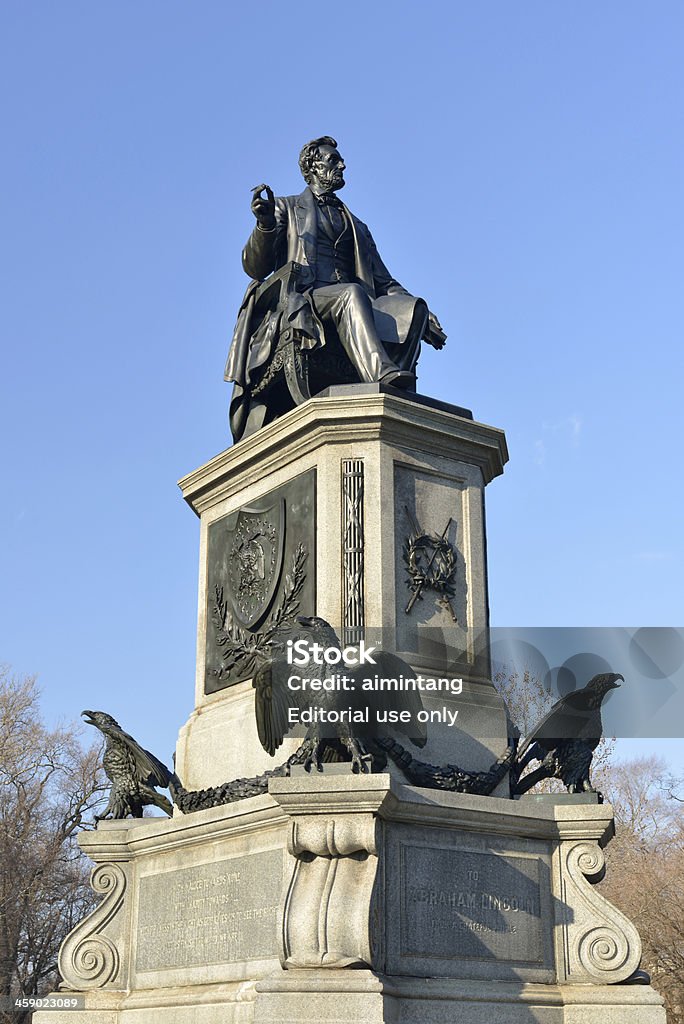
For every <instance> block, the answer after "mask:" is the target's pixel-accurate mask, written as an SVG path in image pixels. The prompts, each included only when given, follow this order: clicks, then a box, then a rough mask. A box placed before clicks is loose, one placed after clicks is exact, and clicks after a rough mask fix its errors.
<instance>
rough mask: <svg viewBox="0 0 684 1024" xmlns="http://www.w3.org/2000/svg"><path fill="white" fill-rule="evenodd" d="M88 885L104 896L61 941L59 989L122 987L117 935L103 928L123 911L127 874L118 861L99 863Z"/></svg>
mask: <svg viewBox="0 0 684 1024" xmlns="http://www.w3.org/2000/svg"><path fill="white" fill-rule="evenodd" d="M90 884H91V886H92V888H93V889H94V890H95V892H97V893H100V894H101V895H102V896H103V897H104V899H103V900H102V902H101V903H100V905H99V907H97V909H96V910H94V911H93V912H92V914H89V915H88V916H87V917H85V918H84V919H83V920H82V921H81V922H80V923H79V924H77V925H76V927H75V928H74V930H73V931H72V932H71V933H70V934H69V935H68V936H67V938H66V939H65V940H64V942H63V943H62V948H61V949H60V951H59V972H60V974H61V976H62V978H63V982H62V984H61V985H60V988H61V989H66V990H68V991H74V992H83V991H86V990H88V989H96V988H125V987H126V985H125V982H124V979H123V977H122V975H123V969H122V968H123V965H122V963H121V960H120V956H119V950H118V945H117V941H116V940H117V939H118V938H119V934H120V932H121V928H119V929H116V935H107V934H105V930H106V929H107V928H108V926H109V925H110V924H111V922H112V921H113V920H114V918H115V917H117V915H120V914H121V913H122V910H121V908H122V905H123V902H124V894H125V891H126V875H125V873H124V871H123V869H122V868H121V867H120V866H119V865H118V864H100V865H98V867H96V868H95V869H94V870H93V873H92V875H91V876H90Z"/></svg>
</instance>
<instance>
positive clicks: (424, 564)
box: [402, 508, 458, 622]
mask: <svg viewBox="0 0 684 1024" xmlns="http://www.w3.org/2000/svg"><path fill="white" fill-rule="evenodd" d="M406 515H407V516H408V518H409V522H410V523H411V531H412V532H411V533H410V534H409V536H408V537H407V538H406V540H405V541H404V547H403V552H402V554H403V557H404V563H405V565H406V569H407V572H408V578H407V580H406V582H407V584H408V587H409V589H410V591H411V597H410V598H409V601H408V604H407V605H406V609H405V611H406V614H407V615H410V614H411V610H412V608H413V606H414V604H415V603H416V601H422V599H423V592H424V591H425V590H434V591H435V592H436V593H437V595H438V598H437V604H438V605H439V606H440V607H441V608H444V609H445V610H446V611H448V612H449V614H450V615H451V618H452V619H453V621H454V622H457V621H458V620H457V618H456V612H455V611H454V607H453V605H452V603H451V600H452V598H453V597H454V595H455V593H456V587H455V579H456V569H457V559H456V550H455V548H454V546H453V544H451V543H450V541H448V540H447V534H448V532H449V527H450V526H451V523H452V519H451V517H449V519H448V521H447V524H446V526H445V527H444V529H443V530H442V533H441V535H439V534H436V533H435V534H432V533H426V532H425V531H423V530H421V528H420V527H419V525H418V523H417V522H416V519H415V517H414V516H413V515H412V514H411V512H410V511H409V509H408V508H407V509H406Z"/></svg>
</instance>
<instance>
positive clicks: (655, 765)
mask: <svg viewBox="0 0 684 1024" xmlns="http://www.w3.org/2000/svg"><path fill="white" fill-rule="evenodd" d="M601 788H602V789H603V791H604V792H605V794H606V798H607V799H609V800H610V801H611V803H612V804H613V807H614V809H615V828H616V834H615V839H614V840H613V842H612V843H610V845H609V846H608V847H607V849H606V860H607V868H608V870H607V872H606V878H605V880H604V881H603V882H602V883H601V889H602V892H603V893H604V895H605V896H606V897H607V898H608V899H609V900H610V901H611V902H612V903H614V904H615V905H616V906H618V907H619V908H620V909H621V910H622V911H623V912H624V913H625V914H626V915H627V916H628V917H629V918H630V919H631V920H632V921H633V922H634V924H635V925H636V927H637V929H638V931H639V934H640V935H641V940H642V942H643V947H644V962H643V966H644V968H645V969H646V970H647V971H648V972H649V973H650V974H651V978H652V981H653V985H654V987H655V988H656V989H657V990H658V992H660V994H661V995H662V996H663V998H664V999H665V1006H666V1010H667V1018H668V1022H669V1024H682V1022H684V806H683V805H682V790H683V783H682V780H678V779H676V778H674V777H673V776H672V774H671V772H670V770H669V768H668V766H667V764H666V763H665V762H664V761H663V760H661V759H660V758H658V757H648V758H638V759H635V760H632V761H625V762H621V763H614V764H612V765H610V766H609V767H606V768H605V769H604V771H603V772H602V778H601Z"/></svg>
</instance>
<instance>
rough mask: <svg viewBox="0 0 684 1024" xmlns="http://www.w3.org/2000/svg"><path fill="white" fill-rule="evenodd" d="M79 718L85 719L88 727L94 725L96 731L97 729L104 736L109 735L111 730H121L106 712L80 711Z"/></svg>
mask: <svg viewBox="0 0 684 1024" xmlns="http://www.w3.org/2000/svg"><path fill="white" fill-rule="evenodd" d="M81 717H82V718H85V720H86V722H87V723H88V725H94V726H95V728H96V729H99V730H100V732H103V733H104V734H105V735H107V734H108V733H110V732H111V730H112V729H120V728H121V726H120V725H119V723H118V722H117V720H116V719H115V718H112V716H111V715H108V714H107V712H106V711H82V712H81Z"/></svg>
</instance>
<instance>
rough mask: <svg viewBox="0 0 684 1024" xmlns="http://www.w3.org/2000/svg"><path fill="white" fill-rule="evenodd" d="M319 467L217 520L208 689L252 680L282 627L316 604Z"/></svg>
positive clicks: (212, 537) (211, 562)
mask: <svg viewBox="0 0 684 1024" xmlns="http://www.w3.org/2000/svg"><path fill="white" fill-rule="evenodd" d="M315 480H316V475H315V471H314V470H311V471H310V472H308V473H304V474H302V476H299V477H296V478H295V479H294V480H292V481H290V482H289V483H288V484H286V485H284V486H283V487H279V488H277V489H276V490H274V491H271V493H270V494H267V495H265V496H264V497H263V498H261V499H260V500H258V501H255V502H252V503H251V504H250V505H245V506H243V507H242V508H240V509H237V510H236V511H235V512H231V513H230V514H229V515H227V516H224V517H223V518H222V519H219V520H217V521H216V522H215V523H212V524H211V526H210V527H209V533H208V545H207V546H208V565H207V633H206V672H205V691H206V692H207V693H213V692H215V691H216V690H220V689H223V688H224V687H226V686H232V685H233V684H235V683H237V682H240V681H241V680H242V679H247V678H249V676H250V675H251V674H252V672H253V671H254V667H255V664H256V661H257V659H258V658H259V656H260V655H267V654H268V649H269V644H270V642H271V640H272V638H273V636H274V635H275V633H276V632H277V631H278V630H279V629H282V628H286V627H287V626H288V625H290V623H291V622H293V621H294V617H295V615H297V613H298V612H299V610H300V608H304V609H306V610H307V612H308V611H309V610H310V609H311V610H313V609H314V607H315V597H316V595H315V563H314V545H315V529H316V523H315Z"/></svg>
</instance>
